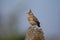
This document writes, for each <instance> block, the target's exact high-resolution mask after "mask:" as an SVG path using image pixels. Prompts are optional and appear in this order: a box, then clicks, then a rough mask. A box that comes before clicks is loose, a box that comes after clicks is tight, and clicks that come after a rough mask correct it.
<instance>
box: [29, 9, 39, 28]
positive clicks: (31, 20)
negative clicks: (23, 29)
mask: <svg viewBox="0 0 60 40" xmlns="http://www.w3.org/2000/svg"><path fill="white" fill-rule="evenodd" d="M28 21H29V23H30V24H31V25H32V26H34V25H37V26H38V27H40V22H39V20H38V19H37V18H36V17H35V16H34V14H33V12H32V11H31V9H30V10H29V12H28Z"/></svg>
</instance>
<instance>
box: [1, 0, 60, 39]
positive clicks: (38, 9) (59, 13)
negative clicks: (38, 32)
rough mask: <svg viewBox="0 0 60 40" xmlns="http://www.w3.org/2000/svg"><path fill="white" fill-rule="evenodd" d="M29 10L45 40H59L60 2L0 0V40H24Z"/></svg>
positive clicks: (50, 0)
mask: <svg viewBox="0 0 60 40" xmlns="http://www.w3.org/2000/svg"><path fill="white" fill-rule="evenodd" d="M30 9H31V10H32V12H33V13H34V15H35V16H36V17H37V18H38V20H39V21H40V22H41V27H42V29H43V31H44V36H45V38H46V40H60V0H0V40H2V39H4V40H5V39H6V40H24V37H25V33H26V30H27V29H28V27H29V26H30V24H29V22H28V20H27V14H26V13H28V12H29V10H30Z"/></svg>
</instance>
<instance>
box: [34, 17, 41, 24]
mask: <svg viewBox="0 0 60 40" xmlns="http://www.w3.org/2000/svg"><path fill="white" fill-rule="evenodd" d="M34 21H35V22H38V23H39V24H40V22H39V20H38V19H37V18H36V17H35V16H34Z"/></svg>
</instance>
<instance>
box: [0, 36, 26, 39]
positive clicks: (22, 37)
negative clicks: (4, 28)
mask: <svg viewBox="0 0 60 40" xmlns="http://www.w3.org/2000/svg"><path fill="white" fill-rule="evenodd" d="M24 38H25V37H24V36H10V37H4V38H3V37H0V40H24Z"/></svg>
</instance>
